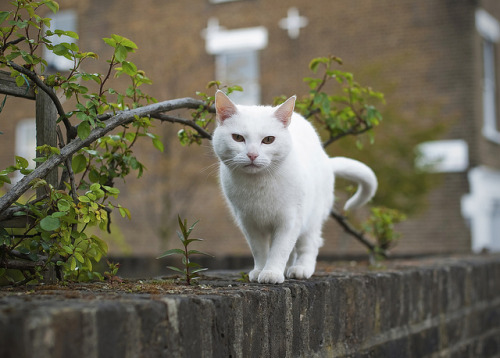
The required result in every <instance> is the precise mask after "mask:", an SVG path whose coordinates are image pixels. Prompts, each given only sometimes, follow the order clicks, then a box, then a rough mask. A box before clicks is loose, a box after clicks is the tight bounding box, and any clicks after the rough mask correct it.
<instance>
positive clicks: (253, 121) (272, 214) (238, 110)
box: [212, 91, 377, 283]
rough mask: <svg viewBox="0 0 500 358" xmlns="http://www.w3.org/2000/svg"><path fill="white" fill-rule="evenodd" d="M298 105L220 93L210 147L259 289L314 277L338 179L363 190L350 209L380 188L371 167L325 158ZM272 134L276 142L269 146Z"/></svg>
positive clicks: (251, 277)
mask: <svg viewBox="0 0 500 358" xmlns="http://www.w3.org/2000/svg"><path fill="white" fill-rule="evenodd" d="M294 104H295V97H291V98H290V99H288V100H287V101H286V102H285V103H284V104H282V105H281V106H280V107H276V108H273V107H265V106H241V105H234V104H233V103H232V102H231V101H230V100H229V98H227V96H226V95H224V94H223V93H222V92H220V91H218V92H217V94H216V109H217V121H218V126H217V128H216V130H215V132H214V136H213V140H212V143H213V147H214V151H215V153H216V155H217V156H218V158H219V160H220V162H221V165H220V181H221V186H222V191H223V193H224V197H225V198H226V200H227V202H228V204H229V207H230V208H231V210H232V213H233V215H234V217H235V219H236V222H237V223H238V225H239V227H240V228H241V230H242V231H243V234H244V235H245V237H246V239H247V241H248V243H249V245H250V248H251V250H252V254H253V256H254V261H255V267H254V269H253V270H252V271H251V272H250V274H249V277H250V280H251V281H258V282H260V283H282V282H283V281H284V278H285V274H286V276H287V277H288V278H297V279H306V278H309V277H311V275H312V274H313V273H314V270H315V267H316V257H317V255H318V250H319V248H320V247H321V246H322V243H323V239H322V237H321V231H322V226H323V223H324V221H325V220H326V219H327V217H328V215H329V213H330V210H331V209H332V207H333V200H334V196H333V188H334V181H335V175H338V176H341V177H345V178H347V179H350V180H353V181H355V182H357V183H358V184H359V189H358V191H357V193H356V194H355V195H354V196H353V197H352V198H351V199H350V200H349V201H348V202H347V204H346V209H352V208H355V207H358V206H360V205H363V204H364V203H366V202H367V201H368V200H370V199H371V197H372V196H373V195H374V193H375V191H376V188H377V179H376V177H375V175H374V174H373V172H372V170H371V169H370V168H368V167H367V166H366V165H364V164H362V163H360V162H358V161H355V160H352V159H348V158H341V157H336V158H329V157H328V156H327V155H326V153H325V151H324V150H323V148H322V146H321V142H320V140H319V137H318V135H317V133H316V131H315V130H314V128H313V127H312V126H311V124H310V123H309V122H308V121H307V120H305V119H304V118H303V117H302V116H300V115H299V114H297V113H294V112H293V108H294ZM236 134H237V135H239V136H242V137H236V138H237V139H238V138H239V140H240V141H237V140H235V139H234V138H233V135H236ZM269 136H272V137H274V138H275V139H274V142H272V143H270V144H266V143H264V142H263V140H264V139H265V138H267V137H269ZM241 138H244V141H241ZM252 159H254V160H252Z"/></svg>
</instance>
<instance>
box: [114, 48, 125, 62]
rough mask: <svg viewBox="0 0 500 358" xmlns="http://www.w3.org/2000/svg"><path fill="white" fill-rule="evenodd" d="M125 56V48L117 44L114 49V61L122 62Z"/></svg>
mask: <svg viewBox="0 0 500 358" xmlns="http://www.w3.org/2000/svg"><path fill="white" fill-rule="evenodd" d="M126 58H127V49H126V48H125V47H124V46H122V45H121V44H117V45H116V50H115V59H116V61H118V62H122V61H125V59H126Z"/></svg>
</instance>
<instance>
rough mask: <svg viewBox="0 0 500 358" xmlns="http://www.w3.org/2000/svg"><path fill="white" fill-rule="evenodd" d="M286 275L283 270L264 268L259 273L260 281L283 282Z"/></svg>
mask: <svg viewBox="0 0 500 358" xmlns="http://www.w3.org/2000/svg"><path fill="white" fill-rule="evenodd" d="M284 281H285V275H283V273H281V272H277V271H271V270H263V271H262V272H261V273H260V275H259V283H283V282H284Z"/></svg>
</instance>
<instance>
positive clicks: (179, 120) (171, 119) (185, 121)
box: [151, 113, 212, 140]
mask: <svg viewBox="0 0 500 358" xmlns="http://www.w3.org/2000/svg"><path fill="white" fill-rule="evenodd" d="M151 117H153V118H156V119H159V120H160V121H165V122H170V123H179V124H183V125H185V126H188V127H191V128H193V129H194V130H196V131H197V132H198V134H199V135H200V137H202V138H205V139H208V140H212V134H210V133H209V132H207V131H206V130H205V129H204V128H202V127H200V126H199V125H198V124H196V122H195V121H192V120H189V119H184V118H180V117H175V116H170V115H166V114H162V113H157V114H152V115H151Z"/></svg>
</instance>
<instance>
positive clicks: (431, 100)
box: [0, 0, 500, 255]
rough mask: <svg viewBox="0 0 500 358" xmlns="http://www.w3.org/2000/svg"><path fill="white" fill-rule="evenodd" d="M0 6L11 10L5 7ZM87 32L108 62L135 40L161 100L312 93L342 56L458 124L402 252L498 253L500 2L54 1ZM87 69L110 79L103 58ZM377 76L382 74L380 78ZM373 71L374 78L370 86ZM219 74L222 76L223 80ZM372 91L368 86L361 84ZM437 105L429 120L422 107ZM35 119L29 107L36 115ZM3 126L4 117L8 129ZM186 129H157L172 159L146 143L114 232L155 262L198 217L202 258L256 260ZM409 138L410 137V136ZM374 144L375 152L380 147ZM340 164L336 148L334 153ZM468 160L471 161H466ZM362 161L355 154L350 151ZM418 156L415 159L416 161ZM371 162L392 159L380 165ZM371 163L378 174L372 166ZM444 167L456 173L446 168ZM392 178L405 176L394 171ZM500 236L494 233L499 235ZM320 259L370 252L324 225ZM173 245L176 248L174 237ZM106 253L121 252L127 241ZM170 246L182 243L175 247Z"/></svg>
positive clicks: (12, 109) (20, 113)
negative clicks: (313, 72) (215, 87)
mask: <svg viewBox="0 0 500 358" xmlns="http://www.w3.org/2000/svg"><path fill="white" fill-rule="evenodd" d="M0 3H2V5H3V6H2V8H5V7H6V4H7V1H1V2H0ZM59 3H60V7H61V11H62V12H63V11H66V14H68V13H69V14H70V15H71V14H73V15H71V16H69V19H70V20H67V18H66V20H65V19H62V20H60V21H63V23H64V21H73V25H71V26H74V27H75V29H76V31H77V32H78V33H79V35H80V39H79V46H80V48H81V49H83V50H91V51H94V52H96V53H99V54H100V56H101V58H102V59H104V58H106V56H107V55H110V49H109V48H106V46H105V44H104V42H103V41H102V40H101V38H103V37H108V36H109V35H110V34H113V33H116V34H120V35H123V36H126V37H128V38H130V39H132V40H133V41H135V42H136V43H137V44H138V46H139V50H138V52H137V53H136V54H134V55H133V56H132V57H131V58H132V60H133V61H134V62H135V63H136V64H137V65H138V67H139V68H141V69H144V70H145V71H146V73H147V74H148V75H149V76H150V77H151V78H152V79H153V81H154V83H153V85H152V86H151V87H150V89H148V90H147V92H148V93H150V94H151V95H153V96H154V97H156V98H157V99H158V100H164V99H170V98H177V97H186V96H194V94H195V92H196V91H197V90H200V89H203V88H204V86H205V84H206V83H207V82H208V81H210V80H213V79H214V78H217V79H221V80H227V81H235V82H238V83H239V84H242V85H243V86H244V87H245V88H246V89H247V91H246V92H245V93H244V97H241V98H240V99H237V100H239V101H240V102H242V101H247V102H249V103H257V102H258V103H264V104H266V103H270V102H271V101H272V99H273V98H274V97H275V96H278V95H282V94H285V95H292V94H295V93H299V94H300V93H306V91H307V88H306V86H305V84H304V83H303V81H302V78H303V77H306V76H309V75H310V73H309V70H308V63H309V61H310V60H311V59H312V58H314V57H318V56H325V55H328V54H334V55H337V56H339V57H341V58H343V60H344V63H345V68H344V69H345V70H348V71H352V72H354V73H355V74H356V75H357V74H360V75H361V76H363V74H364V75H365V78H369V79H370V81H371V82H370V85H372V86H373V87H374V88H375V89H380V90H382V91H384V88H386V87H387V86H389V87H390V88H391V91H390V92H389V93H387V97H386V100H387V102H388V103H391V102H392V103H401V106H400V109H399V110H400V113H401V115H402V116H406V117H407V118H410V119H412V120H413V121H421V122H433V121H441V120H442V121H447V122H449V123H451V124H450V125H449V126H448V127H447V131H446V133H445V134H444V135H443V136H442V140H443V141H439V142H434V143H431V145H430V146H428V147H427V148H428V154H430V155H433V154H436V153H440V154H443V155H445V160H444V161H443V165H444V166H443V167H442V170H441V171H442V172H443V173H442V174H436V177H438V176H439V178H440V179H439V183H440V184H439V185H438V186H437V187H436V188H435V189H433V190H432V192H431V193H430V194H429V195H428V205H427V208H426V210H423V211H420V212H418V213H417V214H416V215H414V216H412V217H411V218H410V220H408V221H407V222H405V223H404V224H402V225H400V230H401V231H402V232H403V238H402V240H401V242H400V243H399V246H398V248H397V249H396V252H400V253H408V252H412V253H415V252H417V253H429V252H434V253H444V252H466V251H469V250H470V249H471V248H474V249H475V250H481V249H483V248H497V249H500V192H499V190H500V189H499V188H500V179H499V178H500V159H499V158H500V156H499V154H500V121H499V114H498V110H499V109H498V103H499V100H500V95H499V90H498V89H496V88H495V83H497V84H498V83H500V81H499V79H500V67H499V64H500V56H496V55H500V52H499V48H500V25H499V24H500V4H499V3H498V2H497V1H495V0H483V1H480V0H459V1H450V0H439V1H418V2H416V1H411V0H397V1H396V0H384V1H374V0H354V1H349V2H331V1H329V0H316V1H314V2H312V1H306V0H294V1H285V0H276V1H272V2H270V1H263V0H239V1H237V0H233V1H223V0H193V1H190V2H189V5H187V2H186V1H182V0H172V1H168V2H164V1H160V0H144V1H140V2H139V1H132V0H120V1H95V0H89V1H84V2H83V1H75V0H61V1H59ZM86 66H88V68H86V69H87V71H90V72H91V71H98V72H103V71H104V66H105V63H104V62H103V61H100V62H99V63H98V62H89V63H88V64H87V65H86ZM374 68H376V70H374ZM373 73H376V75H373ZM221 77H222V78H221ZM365 82H366V81H365ZM428 105H435V106H436V107H437V108H438V109H437V110H436V111H435V112H434V114H433V115H428V116H426V115H425V114H422V113H423V112H424V113H425V111H422V108H423V107H425V106H428ZM33 111H34V105H33ZM33 111H32V110H30V108H29V106H27V105H26V102H25V100H20V99H16V98H9V99H8V100H7V102H6V106H5V109H4V111H3V112H2V113H1V114H0V130H1V131H2V132H3V133H4V134H3V135H1V136H0V141H1V142H0V145H1V151H0V167H5V166H7V165H9V164H10V163H11V162H12V161H13V157H14V155H15V153H16V150H18V151H19V148H22V147H23V146H22V145H20V143H17V148H18V149H16V138H17V139H18V140H17V141H18V142H19V141H22V139H20V138H21V136H20V135H21V134H19V133H22V131H21V130H19V131H18V134H17V135H16V128H21V126H20V124H19V123H22V120H24V119H29V118H32V117H33ZM7 119H8V120H7ZM178 129H179V128H178V127H174V126H172V125H168V124H163V125H160V124H158V126H157V128H156V131H157V133H158V134H160V135H161V136H162V138H163V141H164V144H165V152H164V153H159V152H156V151H155V150H154V149H153V148H152V147H151V146H149V143H148V144H147V145H146V144H144V145H142V144H140V145H138V147H137V149H136V150H138V151H140V152H142V155H139V158H140V159H141V160H142V161H143V162H144V164H145V165H146V167H147V168H148V171H147V172H146V173H145V175H144V177H143V178H141V179H140V180H135V179H127V183H126V184H127V185H126V187H125V186H122V196H121V200H122V202H123V204H124V206H127V207H129V208H130V209H131V210H132V214H133V218H132V220H131V221H124V220H123V221H121V220H120V219H118V218H117V219H116V220H115V223H116V224H117V225H118V226H119V229H118V230H117V231H116V232H117V235H118V236H121V237H122V238H123V240H124V242H125V243H126V244H127V245H128V246H129V247H130V248H131V249H132V251H133V252H134V253H136V254H140V255H142V254H148V255H155V254H157V253H158V252H161V250H163V249H164V248H165V247H166V246H170V245H172V244H170V243H169V241H170V238H172V237H174V236H175V235H172V234H173V233H174V232H175V219H176V216H177V213H181V215H182V216H183V217H187V218H188V219H189V220H190V221H194V220H196V219H200V224H199V225H198V228H197V232H196V234H197V235H199V236H200V237H203V238H204V239H205V242H204V243H203V244H201V245H200V246H199V247H200V248H201V249H205V251H211V252H213V253H217V254H218V255H221V254H230V253H232V254H242V255H244V254H249V251H248V249H247V247H246V243H245V242H244V239H243V237H242V235H241V234H240V232H239V231H238V229H237V228H236V227H235V226H234V224H233V222H232V219H231V218H230V215H229V212H228V210H227V209H226V208H225V205H224V203H223V200H222V198H221V196H220V194H219V189H218V184H217V175H216V173H217V169H216V165H215V163H216V160H215V157H214V155H213V154H212V153H211V150H210V148H209V143H204V145H203V146H201V147H189V148H183V147H181V146H180V144H179V143H178V142H177V140H176V135H175V134H176V131H177V130H178ZM400 131H401V136H404V135H406V133H405V127H404V125H403V124H402V125H401V129H400ZM375 145H376V144H375ZM332 150H333V152H332V154H335V148H333V149H332ZM464 153H465V154H464ZM350 155H351V156H353V157H356V155H357V154H356V151H355V150H353V151H351V153H350ZM408 155H409V157H412V155H413V154H412V153H408ZM375 160H384V158H383V157H381V158H376V159H375ZM368 164H370V163H368ZM446 165H449V166H446ZM394 170H398V169H397V167H395V168H394ZM496 230H498V231H496ZM324 236H325V247H324V248H323V250H322V251H321V252H322V253H323V254H339V255H342V254H347V253H360V252H364V251H365V250H364V248H363V247H361V246H360V245H359V244H358V243H356V242H355V241H354V240H353V239H352V238H350V237H349V236H347V235H346V234H344V233H342V232H341V229H340V228H339V227H338V226H337V225H336V223H334V222H333V221H331V222H329V223H328V224H327V225H326V227H325V234H324ZM174 240H175V238H174ZM114 242H115V241H112V242H111V246H112V247H113V250H115V252H117V251H118V250H119V248H120V245H121V244H118V243H114ZM174 244H176V243H175V242H174Z"/></svg>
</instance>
